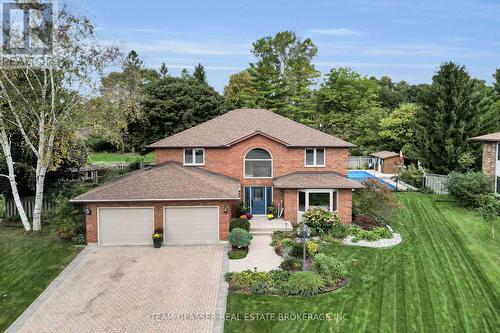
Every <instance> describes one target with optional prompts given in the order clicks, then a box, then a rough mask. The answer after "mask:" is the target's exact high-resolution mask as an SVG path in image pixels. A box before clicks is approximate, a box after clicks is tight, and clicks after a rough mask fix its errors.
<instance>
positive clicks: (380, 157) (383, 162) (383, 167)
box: [370, 150, 401, 174]
mask: <svg viewBox="0 0 500 333" xmlns="http://www.w3.org/2000/svg"><path fill="white" fill-rule="evenodd" d="M370 156H372V157H374V163H373V170H375V171H377V172H380V173H383V174H396V173H398V172H399V169H400V167H401V158H400V155H399V154H398V153H395V152H393V151H386V150H383V151H378V152H376V153H373V154H370Z"/></svg>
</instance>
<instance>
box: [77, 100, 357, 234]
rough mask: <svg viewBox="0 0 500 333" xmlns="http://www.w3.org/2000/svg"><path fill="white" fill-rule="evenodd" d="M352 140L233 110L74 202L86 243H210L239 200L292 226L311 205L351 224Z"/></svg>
mask: <svg viewBox="0 0 500 333" xmlns="http://www.w3.org/2000/svg"><path fill="white" fill-rule="evenodd" d="M350 147H354V145H353V144H351V143H348V142H346V141H343V140H340V139H338V138H335V137H333V136H330V135H328V134H325V133H323V132H320V131H318V130H315V129H313V128H310V127H307V126H305V125H302V124H299V123H297V122H294V121H292V120H290V119H287V118H285V117H282V116H280V115H278V114H275V113H273V112H271V111H267V110H262V109H238V110H234V111H231V112H228V113H226V114H224V115H221V116H219V117H217V118H214V119H212V120H209V121H207V122H205V123H202V124H200V125H198V126H195V127H192V128H190V129H187V130H185V131H183V132H180V133H177V134H175V135H172V136H170V137H167V138H165V139H163V140H160V141H158V142H156V143H153V144H151V145H150V146H149V149H152V150H154V152H155V156H156V165H155V166H153V167H150V168H145V169H141V170H137V171H134V172H130V173H128V174H126V175H123V176H121V177H120V178H117V179H115V180H113V181H111V182H109V183H106V184H104V185H102V186H99V187H97V188H95V189H93V190H91V191H89V192H87V193H85V194H83V195H80V196H78V197H76V198H75V199H73V200H72V201H73V202H81V203H85V204H86V206H87V209H86V213H87V217H86V224H87V241H88V242H89V243H99V244H141V243H142V244H149V243H151V233H152V232H153V229H155V228H163V230H164V242H165V243H167V244H169V243H217V242H219V241H223V240H226V239H227V236H228V231H229V224H230V220H231V217H233V216H235V215H236V214H238V207H239V204H240V202H241V201H244V202H245V203H246V205H247V206H248V207H249V209H250V213H252V214H253V215H265V214H267V213H268V207H269V206H270V205H271V204H274V205H276V206H278V205H279V206H281V207H283V212H284V213H283V218H284V219H285V220H288V221H290V222H292V223H297V221H299V219H300V216H301V214H303V213H304V212H305V211H306V210H307V209H308V208H311V207H324V208H326V209H328V210H331V211H335V212H338V213H339V215H340V218H341V221H342V222H343V223H351V215H352V190H353V189H356V188H361V187H363V186H362V185H361V184H360V183H358V182H356V181H353V180H351V179H349V178H347V162H348V155H349V152H348V150H349V148H350Z"/></svg>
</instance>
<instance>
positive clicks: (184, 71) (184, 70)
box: [181, 68, 191, 79]
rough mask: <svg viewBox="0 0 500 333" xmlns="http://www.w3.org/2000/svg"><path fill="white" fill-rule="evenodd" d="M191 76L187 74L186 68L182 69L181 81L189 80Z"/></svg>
mask: <svg viewBox="0 0 500 333" xmlns="http://www.w3.org/2000/svg"><path fill="white" fill-rule="evenodd" d="M190 78H191V74H189V72H188V70H187V69H186V68H183V69H182V71H181V79H190Z"/></svg>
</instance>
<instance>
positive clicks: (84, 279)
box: [20, 245, 224, 333]
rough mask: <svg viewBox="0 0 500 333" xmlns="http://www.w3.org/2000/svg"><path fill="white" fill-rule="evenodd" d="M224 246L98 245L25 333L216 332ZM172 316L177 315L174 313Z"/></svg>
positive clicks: (37, 312) (37, 313)
mask: <svg viewBox="0 0 500 333" xmlns="http://www.w3.org/2000/svg"><path fill="white" fill-rule="evenodd" d="M223 254H224V248H223V247H222V246H215V245H214V246H176V247H163V248H161V249H153V248H150V247H92V248H89V249H87V253H86V254H85V255H84V257H83V259H82V260H81V262H80V263H78V264H77V266H76V267H75V269H74V270H72V271H71V272H70V273H69V275H68V276H67V277H65V278H64V280H63V282H62V283H61V284H60V285H59V286H57V287H56V289H55V290H54V291H53V292H51V293H50V295H49V296H48V297H47V299H46V300H45V301H44V302H43V303H42V304H41V306H39V307H38V308H37V309H36V310H35V312H34V313H33V314H32V315H31V316H30V317H29V319H28V320H27V321H26V322H25V323H24V324H23V326H22V327H21V328H20V331H21V332H37V333H40V332H151V331H160V332H212V329H213V326H214V321H213V320H212V319H211V318H208V319H206V320H205V319H198V320H193V319H192V318H191V319H186V320H183V319H181V318H179V317H178V316H180V315H182V314H193V315H205V314H208V315H214V313H215V308H216V302H217V293H218V287H219V282H220V278H221V263H222V257H223ZM169 314H170V315H171V316H173V317H170V319H169V318H168V316H169Z"/></svg>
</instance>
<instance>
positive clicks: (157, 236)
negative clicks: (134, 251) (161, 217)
mask: <svg viewBox="0 0 500 333" xmlns="http://www.w3.org/2000/svg"><path fill="white" fill-rule="evenodd" d="M162 241H163V230H161V229H156V230H155V232H154V234H153V246H154V248H155V249H159V248H160V247H161V243H162Z"/></svg>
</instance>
